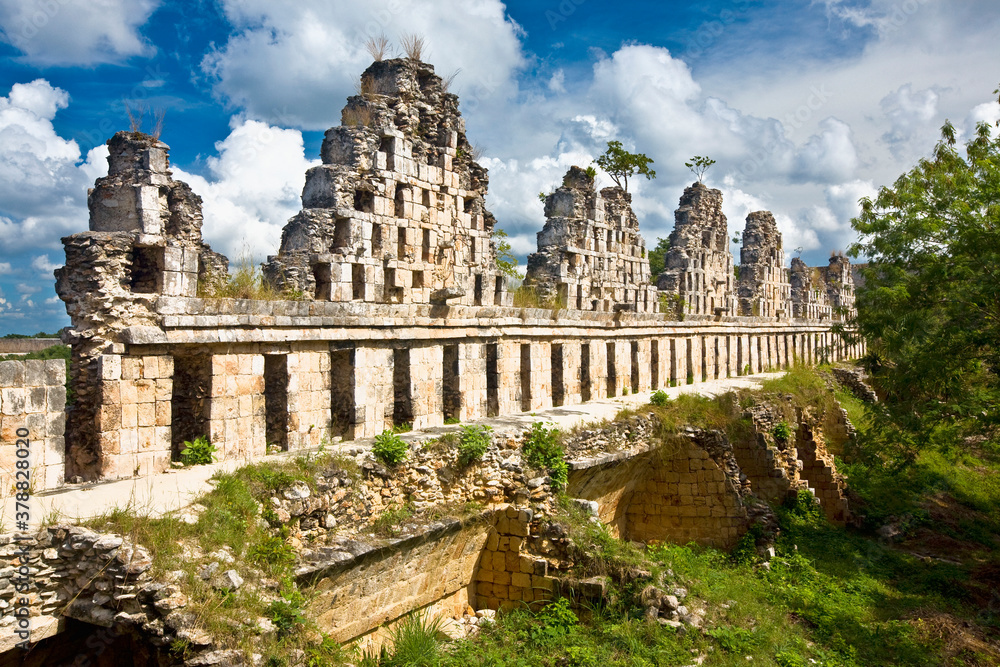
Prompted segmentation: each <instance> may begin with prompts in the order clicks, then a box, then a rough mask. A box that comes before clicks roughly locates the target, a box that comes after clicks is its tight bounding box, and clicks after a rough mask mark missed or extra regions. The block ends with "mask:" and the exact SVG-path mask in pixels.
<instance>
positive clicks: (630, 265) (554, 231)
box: [525, 167, 656, 313]
mask: <svg viewBox="0 0 1000 667" xmlns="http://www.w3.org/2000/svg"><path fill="white" fill-rule="evenodd" d="M631 202H632V196H631V195H630V194H628V193H627V192H625V191H624V190H622V189H621V188H619V187H611V188H604V189H603V190H601V192H600V193H598V192H596V191H595V188H594V178H593V177H592V176H590V175H588V174H587V172H586V171H585V170H583V169H581V168H580V167H571V168H570V170H569V171H568V172H566V176H564V177H563V184H562V186H561V187H559V188H558V189H557V190H556V191H555V192H553V193H551V194H550V195H548V197H546V198H545V217H546V218H547V221H546V223H545V227H544V228H543V229H542V231H540V232H538V252H535V253H532V254H531V255H528V269H527V274H526V276H525V282H526V284H528V285H534V286H535V287H536V288H537V289H538V291H539V296H540V297H541V298H542V299H543V300H545V301H548V302H550V303H558V304H560V305H562V306H564V307H568V308H575V309H577V310H600V311H610V310H614V309H619V310H632V311H635V312H640V313H649V312H656V289H655V288H654V287H653V286H652V285H651V284H650V282H649V259H648V258H647V257H646V243H645V241H644V240H643V238H642V236H641V235H640V234H639V220H638V219H637V218H636V216H635V213H633V212H632V205H631Z"/></svg>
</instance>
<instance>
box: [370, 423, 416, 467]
mask: <svg viewBox="0 0 1000 667" xmlns="http://www.w3.org/2000/svg"><path fill="white" fill-rule="evenodd" d="M408 448H409V447H408V445H407V444H406V443H405V442H403V439H402V438H400V437H399V436H398V435H396V434H395V433H393V432H392V431H389V430H385V431H382V433H380V434H379V435H376V436H375V444H374V445H373V446H372V454H374V455H375V458H377V459H378V460H379V461H381V462H382V463H384V464H386V465H387V466H394V465H398V464H399V463H402V462H403V461H404V460H405V459H406V452H407V449H408Z"/></svg>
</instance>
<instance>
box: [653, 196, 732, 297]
mask: <svg viewBox="0 0 1000 667" xmlns="http://www.w3.org/2000/svg"><path fill="white" fill-rule="evenodd" d="M674 221H675V222H674V231H673V232H672V233H671V234H670V250H668V251H667V254H666V257H665V265H666V268H665V269H664V271H663V273H661V274H660V275H659V276H658V277H657V279H656V286H657V288H659V290H660V291H661V292H664V293H666V295H667V296H668V298H670V299H671V300H672V303H670V304H668V305H671V306H674V307H676V306H680V305H682V306H683V307H682V308H680V309H679V310H681V311H682V312H683V313H686V314H688V315H701V316H726V315H735V314H736V299H735V298H734V294H733V256H732V254H731V253H730V252H729V228H728V226H727V222H726V216H725V215H724V214H723V213H722V193H721V192H720V191H719V190H712V189H709V188H708V187H706V186H705V185H704V184H703V183H700V182H699V183H694V184H693V185H691V186H690V187H688V188H687V189H685V190H684V194H683V195H681V200H680V207H679V208H678V209H677V211H676V212H675V213H674Z"/></svg>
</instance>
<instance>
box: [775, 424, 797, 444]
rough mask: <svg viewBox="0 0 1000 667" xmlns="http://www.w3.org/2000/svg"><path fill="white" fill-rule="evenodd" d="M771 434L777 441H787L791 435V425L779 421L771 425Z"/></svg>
mask: <svg viewBox="0 0 1000 667" xmlns="http://www.w3.org/2000/svg"><path fill="white" fill-rule="evenodd" d="M771 436H772V437H773V438H774V439H775V440H777V441H778V442H788V439H789V438H791V437H792V427H791V426H789V425H788V422H786V421H780V422H778V423H777V424H775V425H774V426H772V427H771Z"/></svg>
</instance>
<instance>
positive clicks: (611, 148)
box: [594, 141, 656, 192]
mask: <svg viewBox="0 0 1000 667" xmlns="http://www.w3.org/2000/svg"><path fill="white" fill-rule="evenodd" d="M594 162H595V163H596V164H597V166H598V167H600V168H601V169H603V170H604V171H605V173H607V175H608V176H610V177H611V180H613V181H614V182H615V185H617V186H618V187H620V188H621V189H622V190H624V191H625V192H628V177H629V176H632V175H635V174H638V175H640V176H645V177H646V179H647V180H652V179H654V178H656V172H655V171H653V170H652V169H650V168H649V165H651V164H653V160H651V159H650V158H648V157H646V156H645V155H644V154H642V153H629V152H628V151H627V150H625V149H624V148H623V147H622V142H620V141H609V142H608V149H607V150H606V151H604V153H603V154H602V155H600V156H598V158H597V159H596V160H594Z"/></svg>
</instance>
